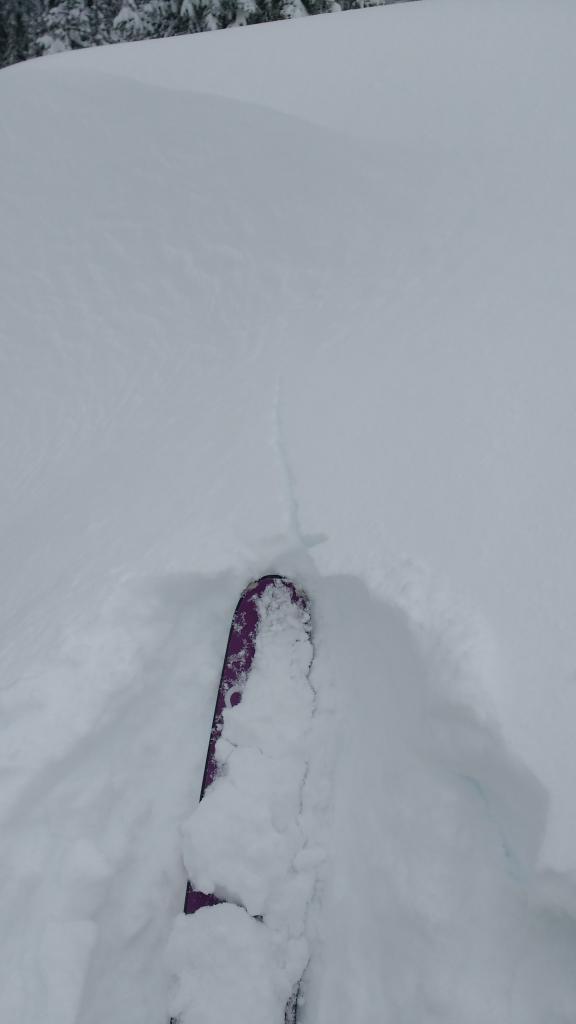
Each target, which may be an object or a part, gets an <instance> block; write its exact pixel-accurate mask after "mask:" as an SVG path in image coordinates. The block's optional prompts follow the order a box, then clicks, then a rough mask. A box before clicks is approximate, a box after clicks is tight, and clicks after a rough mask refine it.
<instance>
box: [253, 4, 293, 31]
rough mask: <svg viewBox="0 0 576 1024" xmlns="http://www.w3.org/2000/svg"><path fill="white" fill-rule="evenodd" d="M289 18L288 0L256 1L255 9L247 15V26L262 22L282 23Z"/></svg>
mask: <svg viewBox="0 0 576 1024" xmlns="http://www.w3.org/2000/svg"><path fill="white" fill-rule="evenodd" d="M287 17H289V14H288V11H287V3H286V0H255V4H254V9H253V10H251V11H249V12H248V14H247V15H246V24H247V25H257V24H260V22H262V21H282V20H283V19H285V18H287Z"/></svg>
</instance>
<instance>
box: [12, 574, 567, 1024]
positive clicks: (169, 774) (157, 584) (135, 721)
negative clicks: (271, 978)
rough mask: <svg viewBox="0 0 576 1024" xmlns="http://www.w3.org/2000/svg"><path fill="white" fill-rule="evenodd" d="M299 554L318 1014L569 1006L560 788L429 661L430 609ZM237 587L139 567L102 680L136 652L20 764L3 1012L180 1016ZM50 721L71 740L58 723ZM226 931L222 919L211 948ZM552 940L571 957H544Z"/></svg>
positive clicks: (503, 1012)
mask: <svg viewBox="0 0 576 1024" xmlns="http://www.w3.org/2000/svg"><path fill="white" fill-rule="evenodd" d="M291 565H293V566H294V568H295V570H296V574H297V575H298V574H300V576H301V579H302V582H303V583H304V584H305V585H306V587H307V588H308V590H309V592H310V594H311V596H312V600H313V617H314V646H315V658H314V663H313V668H312V672H311V677H310V678H311V683H312V685H313V688H314V692H315V695H316V696H315V714H314V718H313V732H312V736H311V740H310V750H311V751H312V754H311V757H310V760H309V764H308V767H307V772H306V780H305V785H304V790H303V795H302V797H301V802H300V815H299V816H300V828H301V829H302V834H303V835H305V836H306V848H307V850H308V851H309V853H308V859H309V863H308V868H307V870H310V868H312V870H314V871H315V872H316V873H318V872H319V875H318V881H317V884H316V888H315V893H314V897H313V900H312V903H311V904H310V906H309V910H308V913H307V925H306V933H307V936H308V940H307V941H308V943H309V946H310V964H309V967H308V969H307V971H306V973H305V976H304V981H303V986H302V993H303V1003H302V1007H301V1020H302V1022H303V1024H306V1022H308V1021H316V1022H319V1024H324V1022H325V1024H338V1022H342V1024H345V1022H346V1021H348V1020H349V1019H350V1018H351V1017H352V1018H353V1019H355V1020H362V1022H363V1024H372V1022H374V1024H376V1022H377V1021H378V1022H381V1021H388V1020H389V1021H390V1022H392V1021H397V1020H406V1021H407V1022H408V1021H410V1020H413V1019H414V1018H415V1017H418V1019H420V1020H423V1021H424V1020H425V1021H427V1022H433V1021H436V1020H438V1021H439V1020H442V1021H446V1022H449V1024H451V1022H452V1021H453V1022H454V1024H462V1022H466V1024H468V1022H470V1024H476V1022H480V1021H483V1020H485V1019H486V1018H487V1017H489V1019H490V1020H491V1021H494V1022H497V1024H500V1022H501V1024H542V1020H543V1019H544V1017H545V1019H546V1020H547V1022H550V1024H551V1022H554V1024H556V1022H558V1024H560V1022H564V1021H566V1020H568V1019H569V1018H568V1016H566V1014H567V1013H569V1012H571V1008H573V1007H574V1006H576V979H574V976H573V972H571V971H570V970H568V967H567V965H568V963H569V961H570V958H571V957H572V956H573V952H574V948H576V917H575V916H574V912H575V911H576V897H575V894H574V891H572V890H571V889H570V888H569V887H567V883H566V882H564V883H562V882H558V881H556V882H555V881H554V880H552V882H550V881H549V880H547V877H546V876H545V875H542V873H540V872H539V870H538V854H539V848H540V844H541V841H542V836H543V834H544V828H545V819H546V798H545V795H544V793H543V791H542V789H541V787H540V786H539V785H538V784H537V782H536V781H535V780H534V779H533V778H532V777H531V776H530V775H529V773H528V772H527V771H526V770H525V769H523V768H521V767H520V766H518V765H517V764H515V763H514V762H513V761H511V760H510V757H509V755H508V754H507V753H506V750H505V748H504V746H503V744H502V741H501V739H500V738H499V737H498V735H497V733H496V732H494V730H493V729H492V728H490V727H489V726H488V725H487V724H486V723H485V722H482V721H480V720H478V719H476V718H475V717H474V715H473V714H472V712H470V711H469V710H467V709H466V708H464V707H462V706H460V705H458V704H455V703H454V701H453V699H452V697H451V695H450V689H451V687H452V686H453V676H454V672H455V671H457V670H458V669H457V666H456V667H455V666H454V664H451V663H450V658H449V657H448V656H447V659H446V661H445V662H443V661H442V659H441V658H439V657H437V658H436V662H435V664H434V666H433V668H431V663H430V662H429V661H428V662H427V661H426V660H425V657H424V653H423V652H424V651H425V649H426V646H427V644H428V643H429V641H430V638H428V640H426V637H425V631H424V632H423V630H422V626H421V624H420V625H419V626H418V627H417V626H416V624H415V623H411V621H410V618H409V617H408V616H407V615H406V613H405V611H403V610H401V609H399V608H398V607H393V606H392V605H390V604H389V603H385V602H383V601H382V600H381V599H379V598H378V597H377V596H376V595H375V594H374V593H373V592H372V593H371V592H370V591H369V590H368V589H367V588H366V586H365V585H364V584H362V583H361V582H360V581H359V580H358V579H357V578H356V579H355V578H353V577H325V578H323V577H319V576H318V574H317V573H316V572H315V571H314V570H313V568H312V567H311V564H310V563H309V560H308V559H307V558H304V556H301V557H300V556H299V557H298V558H297V559H296V563H295V562H294V556H290V555H288V556H287V557H286V559H285V560H284V564H283V565H282V570H283V571H286V570H287V568H288V569H289V568H290V566H291ZM238 584H239V580H238V577H237V576H233V577H232V576H229V577H222V578H221V579H220V580H214V581H210V580H202V579H195V578H194V577H186V576H182V577H181V578H178V577H173V578H170V577H168V578H166V579H165V580H161V579H158V580H156V581H149V582H142V583H139V584H137V583H132V584H126V585H125V586H124V587H123V588H121V591H120V593H117V594H116V596H115V598H114V600H113V601H112V602H111V603H110V604H109V606H107V608H106V609H105V610H104V612H103V614H102V621H101V622H100V623H99V624H98V623H97V624H96V625H94V626H93V628H92V630H91V632H90V633H89V634H88V636H87V638H86V643H85V645H84V648H83V649H84V653H85V656H86V655H87V658H86V663H85V664H84V671H86V672H87V673H88V674H89V675H92V676H93V673H94V665H92V664H91V663H90V654H93V653H94V651H95V650H97V649H98V648H102V646H104V644H107V646H108V649H107V651H106V654H105V656H103V654H102V650H100V658H101V659H102V660H101V662H100V665H101V666H102V665H107V666H108V671H110V670H111V666H112V665H113V663H114V661H115V657H116V659H117V660H118V662H119V663H120V665H121V668H120V670H117V671H116V675H114V676H113V677H112V678H113V680H114V684H115V685H114V689H113V690H112V689H111V688H109V689H108V691H107V692H108V696H107V698H106V699H104V700H102V702H101V705H100V707H99V709H98V710H97V711H96V712H95V709H94V707H92V708H91V710H90V717H89V719H88V717H87V720H86V721H85V722H84V723H80V724H79V735H77V736H76V737H75V738H74V740H73V741H72V742H70V744H69V749H68V751H67V753H65V754H64V755H63V756H61V757H59V758H58V760H57V761H56V762H53V763H52V764H51V763H50V761H48V762H47V763H43V764H41V765H39V768H38V772H37V774H35V775H32V776H31V777H30V778H24V779H22V780H21V782H20V785H19V787H18V789H17V790H16V791H15V803H14V805H13V808H12V810H11V812H10V813H8V814H5V815H4V818H3V822H2V832H3V836H4V839H3V844H2V859H1V862H0V873H1V876H2V877H3V878H4V879H9V880H10V884H9V885H5V886H4V887H3V891H2V896H1V904H0V908H1V913H2V916H3V919H5V920H11V921H12V922H13V928H12V930H11V933H10V934H9V935H5V936H4V937H3V940H2V947H1V949H2V960H1V967H0V971H1V975H2V976H1V978H0V993H1V995H0V1008H1V1010H2V1018H3V1019H18V1020H19V1021H21V1022H22V1024H37V1012H38V1006H40V1005H41V1006H42V1008H43V1009H42V1020H43V1021H45V1022H46V1024H56V1022H57V1021H58V1022H60V1024H61V1022H62V1021H65V1022H66V1024H99V1022H101V1021H102V1019H104V1018H106V1019H107V1020H109V1021H110V1022H114V1024H121V1022H122V1024H132V1022H133V1024H136V1022H138V1024H152V1022H157V1021H158V1020H160V1021H164V1020H166V1019H167V1013H168V1007H169V1005H170V1000H171V998H172V994H173V979H172V973H171V971H172V969H173V968H172V967H171V964H174V963H175V962H177V960H178V957H180V960H182V957H183V955H184V956H185V952H184V954H183V953H182V948H184V951H185V949H186V948H189V949H190V950H194V949H195V948H196V946H195V942H196V941H197V940H196V939H194V938H193V934H192V931H190V932H189V935H184V937H183V936H180V939H179V943H180V944H179V946H178V950H179V952H178V954H177V955H176V954H175V953H174V948H173V949H172V953H171V955H170V958H168V959H167V952H166V951H167V949H168V948H169V940H170V935H171V933H173V931H174V927H175V924H176V922H177V920H178V918H179V916H180V911H181V904H182V899H183V892H184V883H185V877H186V874H185V871H184V868H183V863H182V855H183V851H184V849H185V840H183V839H182V837H181V834H180V833H181V826H182V824H183V823H184V821H185V820H186V819H187V818H188V817H189V815H190V811H191V809H192V808H193V806H194V803H195V801H196V800H197V798H198V793H199V787H200V780H201V775H202V770H203V760H204V753H205V749H206V745H207V738H208V735H209V730H210V723H211V716H212V710H213V701H214V696H215V690H216V686H217V680H218V678H219V671H220V664H221V658H222V652H223V650H224V647H225V636H226V629H225V628H224V625H226V626H227V624H228V622H229V619H230V615H231V610H232V608H233V605H234V602H235V598H236V596H237V594H238V592H239V589H240V588H239V586H238ZM111 619H113V621H114V630H112V631H110V620H111ZM438 639H439V640H440V641H441V638H438ZM99 641H100V642H99ZM76 645H77V646H78V645H79V646H80V648H82V641H81V638H80V637H77V638H76ZM77 666H78V668H79V669H80V668H81V667H82V661H81V660H79V661H78V662H77ZM45 725H48V727H49V729H52V734H51V736H50V737H49V739H50V745H52V746H54V747H55V748H57V747H58V746H59V744H58V741H57V736H56V735H55V733H54V731H53V730H54V729H55V728H57V726H56V725H55V723H54V722H52V723H50V720H49V719H48V720H47V722H45V723H44V726H45ZM62 725H63V723H62ZM44 726H42V725H41V724H40V723H38V729H39V730H40V729H41V728H43V727H44ZM61 727H62V726H61ZM359 794H361V799H358V796H359ZM16 797H17V799H16ZM193 820H194V819H193V818H192V821H193ZM188 827H189V826H188ZM245 838H246V837H245ZM183 841H184V846H183V845H182V843H183ZM306 863H307V861H306V858H305V859H304V861H303V864H306ZM463 865H465V868H463ZM547 886H548V888H547ZM555 886H556V888H555ZM558 886H560V888H559V889H558ZM280 905H281V904H280ZM559 905H560V906H562V910H559ZM570 907H572V910H571V909H570ZM276 913H278V909H277V910H276ZM198 923H201V922H197V924H198ZM214 923H215V926H217V925H218V921H216V919H214ZM187 927H189V926H187ZM194 927H196V924H195V925H194ZM229 927H230V929H231V931H228V932H226V934H228V940H227V941H230V942H232V946H233V941H234V940H233V938H232V936H233V935H234V934H235V927H236V924H235V922H233V921H230V922H229ZM242 928H244V926H242ZM223 934H224V933H221V932H219V930H218V927H215V930H214V935H213V938H212V941H214V942H219V941H222V935H223ZM238 934H239V935H243V936H244V938H243V940H242V941H243V943H244V942H245V941H246V936H247V935H248V933H246V935H245V934H244V931H243V930H241V931H240V932H239V933H238ZM259 934H260V933H259V932H255V933H254V936H253V941H256V939H257V937H258V935H259ZM204 935H205V936H210V935H212V919H210V921H209V922H207V923H206V925H205V928H204ZM218 936H220V939H218ZM170 941H172V946H173V943H174V940H170ZM206 941H207V942H208V946H207V947H206V949H207V950H209V949H210V941H211V940H210V939H209V938H207V939H206ZM238 941H240V940H238ZM251 941H252V940H250V938H249V935H248V948H250V942H251ZM258 941H260V939H258ZM183 942H184V947H182V943H183ZM187 942H188V943H189V945H188V947H187V946H186V943H187ZM543 943H544V945H545V947H546V948H549V949H551V950H554V951H555V952H554V956H553V957H546V958H545V960H543V959H542V957H541V954H540V953H539V952H538V951H539V949H542V948H544V947H543V945H542V944H543ZM232 946H231V948H232ZM254 949H256V947H254ZM464 949H466V955H465V956H463V955H462V954H461V952H460V951H461V950H462V951H463V950H464ZM352 951H353V952H352ZM195 955H197V956H198V957H199V960H198V964H199V963H200V962H201V961H202V957H203V956H204V953H203V954H202V956H200V953H199V952H198V953H197V954H195ZM206 955H208V954H206ZM214 955H215V956H216V960H217V954H216V950H215V954H214ZM254 955H256V954H255V953H254ZM259 955H260V954H259ZM268 955H269V954H266V956H268ZM262 956H264V953H263V952H262ZM455 963H459V971H460V976H459V981H458V984H457V985H456V986H455V985H454V964H455ZM271 964H272V962H271V963H270V965H269V967H270V970H272V966H271ZM16 965H18V969H15V968H16ZM22 968H24V970H22ZM535 979H536V980H535ZM226 991H227V990H226ZM238 991H240V990H238ZM196 997H197V998H198V993H196ZM228 998H229V997H228V996H225V992H224V994H223V999H224V1003H223V1004H222V1005H224V1006H227V1005H229V1004H228V1002H227V1000H228ZM230 998H231V997H230ZM267 998H271V997H270V996H268V997H267ZM202 1005H203V1007H204V1010H203V1012H204V1013H205V1012H206V1004H205V1003H204V1004H202ZM218 1005H220V1004H218ZM273 1005H275V1006H276V1008H277V1012H278V1014H279V1016H278V1020H279V1021H280V1019H281V1013H282V1005H283V1004H282V1000H281V998H280V997H278V1002H277V1003H276V1004H274V1003H266V1002H263V1006H269V1007H271V1006H273ZM214 1012H216V1011H214ZM273 1016H274V1015H273ZM202 1019H204V1018H202ZM206 1019H207V1020H209V1019H214V1022H215V1024H220V1020H221V1019H222V1020H225V1019H227V1018H226V1017H222V1018H220V1017H218V1016H216V1017H214V1018H211V1017H210V1014H209V1013H208V1016H207V1017H206Z"/></svg>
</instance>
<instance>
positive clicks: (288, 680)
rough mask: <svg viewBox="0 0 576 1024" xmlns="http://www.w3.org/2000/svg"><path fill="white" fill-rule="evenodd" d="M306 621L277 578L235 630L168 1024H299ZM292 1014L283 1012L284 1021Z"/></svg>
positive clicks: (306, 894)
mask: <svg viewBox="0 0 576 1024" xmlns="http://www.w3.org/2000/svg"><path fill="white" fill-rule="evenodd" d="M312 655H313V648H312V640H311V624H310V607H309V602H308V598H307V596H306V594H305V593H304V592H303V591H302V590H301V589H300V588H298V587H297V586H296V584H294V583H293V582H292V581H290V580H288V579H286V578H285V577H282V576H276V575H269V576H263V577H262V578H261V579H259V580H257V581H255V582H254V583H251V584H250V585H249V586H248V587H247V588H246V590H245V591H244V592H243V594H242V596H241V598H240V600H239V602H238V605H237V606H236V610H235V612H234V615H233V618H232V624H231V628H230V633H229V637H228V644H227V648H226V654H225V658H224V664H223V668H222V674H221V679H220V685H219V688H218V694H217V698H216V706H215V710H214V718H213V722H212V729H211V733H210V741H209V744H208V753H207V756H206V764H205V769H204V776H203V780H202V787H201V793H200V803H199V805H198V807H197V809H196V810H195V812H194V813H193V815H192V817H191V818H190V820H189V822H188V823H187V824H186V826H185V828H184V835H185V840H184V841H185V847H184V857H185V862H186V866H187V868H188V871H189V879H190V880H189V881H188V883H187V888H186V897H185V903H184V914H183V915H182V917H181V918H180V919H179V920H178V922H177V925H176V928H175V931H174V934H173V937H172V941H171V946H170V951H169V957H170V959H171V962H172V967H173V970H174V973H175V975H176V977H177V993H176V998H175V1003H174V1011H173V1016H172V1019H171V1024H192V1022H194V1024H227V1022H229V1020H230V1019H232V1016H234V1019H250V1020H251V1021H252V1022H253V1024H272V1022H273V1021H278V1022H279V1024H280V1021H281V1019H282V1014H283V1020H284V1024H294V1022H295V1021H296V1014H297V1003H298V986H299V981H300V978H301V975H302V972H303V970H304V968H305V966H306V963H307V959H308V951H307V944H306V940H305V936H304V924H305V915H306V908H307V904H308V902H309V900H310V897H311V893H312V888H313V885H314V872H313V870H311V869H310V867H309V866H307V860H306V856H305V855H304V856H303V852H304V846H305V836H304V835H303V832H302V828H301V825H300V822H299V815H300V806H301V793H302V786H303V783H304V777H305V773H306V765H307V759H308V750H307V737H308V733H309V728H310V720H311V715H312V709H313V693H312V690H311V687H310V683H309V679H308V675H309V671H310V666H311V662H312ZM283 1008H284V1009H283Z"/></svg>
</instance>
